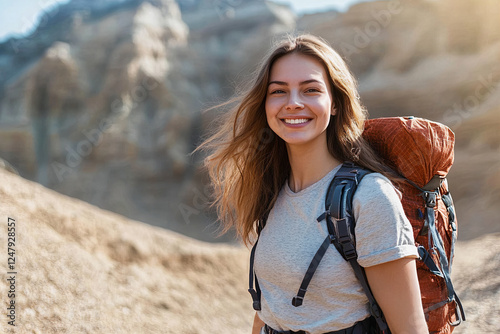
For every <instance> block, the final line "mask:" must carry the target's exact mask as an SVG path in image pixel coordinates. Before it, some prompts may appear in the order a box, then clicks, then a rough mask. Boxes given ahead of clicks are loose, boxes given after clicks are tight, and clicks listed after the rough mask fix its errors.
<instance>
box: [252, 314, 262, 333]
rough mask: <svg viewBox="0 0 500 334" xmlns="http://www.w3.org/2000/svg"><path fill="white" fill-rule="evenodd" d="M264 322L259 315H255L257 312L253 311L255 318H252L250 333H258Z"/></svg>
mask: <svg viewBox="0 0 500 334" xmlns="http://www.w3.org/2000/svg"><path fill="white" fill-rule="evenodd" d="M264 325H265V324H264V322H263V321H262V320H260V318H259V316H258V315H257V312H255V318H253V328H252V334H259V333H260V330H261V329H262V327H264Z"/></svg>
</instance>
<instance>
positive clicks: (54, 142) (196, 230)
mask: <svg viewBox="0 0 500 334" xmlns="http://www.w3.org/2000/svg"><path fill="white" fill-rule="evenodd" d="M2 6H3V10H2V13H1V14H0V15H1V17H0V22H1V23H0V26H1V30H0V34H1V35H0V36H1V38H2V41H1V42H0V158H1V159H3V164H4V165H5V166H6V168H11V169H15V170H16V171H17V172H18V173H19V174H20V175H21V176H22V177H24V178H27V179H29V180H33V181H36V182H38V183H40V184H42V185H44V186H45V187H48V188H51V189H53V190H55V191H57V192H59V193H62V194H65V195H69V196H71V197H75V198H78V199H81V200H84V201H86V202H88V203H90V204H93V205H95V206H98V207H100V208H103V209H107V210H111V211H113V212H116V213H119V214H121V215H124V216H126V217H129V218H132V219H135V220H139V221H142V222H145V223H148V224H151V225H155V226H160V227H163V228H166V229H169V230H173V231H176V232H180V233H182V234H185V235H188V236H191V237H194V238H197V239H200V240H205V241H211V242H233V236H231V235H226V236H224V237H221V238H216V236H215V233H214V231H215V230H216V228H217V226H216V225H215V224H214V221H215V215H214V213H213V211H211V210H210V209H209V207H208V201H209V198H210V187H209V184H208V181H207V178H206V174H205V172H204V171H203V170H202V169H200V166H201V160H202V158H203V156H202V155H201V154H196V155H190V152H192V151H193V149H194V148H195V147H196V146H197V145H198V144H199V143H200V140H201V136H202V135H203V134H204V133H206V131H207V130H209V129H210V124H211V121H212V120H213V119H217V118H218V117H222V114H221V113H220V112H218V111H216V110H215V111H210V112H204V110H206V109H207V108H209V107H211V106H213V105H215V104H217V103H220V102H223V101H224V100H225V99H227V98H229V97H230V96H231V95H232V94H233V93H234V92H235V90H237V89H238V87H239V86H240V85H241V84H244V83H245V82H246V80H248V78H249V75H250V74H251V72H252V71H253V70H254V69H255V67H256V64H257V63H258V62H259V60H260V59H261V57H262V56H263V55H264V54H265V52H266V51H267V50H268V49H269V48H270V47H271V45H272V42H273V41H275V40H277V39H279V37H280V36H283V35H284V34H287V33H290V32H292V33H295V32H310V33H313V34H316V35H319V36H321V37H323V38H325V39H326V40H328V41H329V42H330V43H331V44H332V45H333V47H334V48H335V49H336V50H337V51H338V52H339V53H340V54H341V55H342V56H343V57H344V58H345V59H346V60H347V62H348V64H349V65H350V67H351V69H352V71H353V72H354V74H355V76H356V78H357V79H358V81H359V88H360V94H361V98H362V102H363V103H364V104H365V105H366V107H367V108H368V111H369V113H370V117H372V118H375V117H381V116H403V115H414V116H420V117H425V118H429V119H431V120H434V121H438V122H442V123H444V124H446V125H448V126H449V127H451V128H452V129H453V130H454V131H455V133H456V138H457V146H456V161H455V165H454V167H453V168H452V170H451V174H450V186H451V190H452V194H453V195H454V198H455V204H456V206H457V210H458V217H459V223H460V225H461V226H460V235H459V237H460V239H462V240H468V239H472V238H475V237H478V236H481V235H483V234H486V233H491V232H498V231H500V224H498V223H497V222H498V216H499V214H500V208H499V206H498V202H499V201H500V85H499V82H500V62H499V61H500V21H499V20H498V18H499V17H500V2H499V1H498V0H481V1H472V0H442V1H433V0H405V1H398V0H386V1H365V2H359V1H314V2H313V1H285V0H283V1H263V0H176V1H174V0H106V1H102V0H99V1H98V0H71V1H32V2H31V3H30V1H24V2H23V3H22V4H21V2H18V3H8V4H4V5H2ZM15 13H17V14H15Z"/></svg>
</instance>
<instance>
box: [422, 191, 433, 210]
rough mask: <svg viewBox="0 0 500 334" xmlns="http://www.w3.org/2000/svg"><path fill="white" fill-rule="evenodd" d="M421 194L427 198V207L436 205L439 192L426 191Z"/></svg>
mask: <svg viewBox="0 0 500 334" xmlns="http://www.w3.org/2000/svg"><path fill="white" fill-rule="evenodd" d="M421 195H422V197H423V198H424V200H425V206H426V207H428V208H434V207H436V200H437V193H436V192H435V191H424V192H423V193H422V194H421Z"/></svg>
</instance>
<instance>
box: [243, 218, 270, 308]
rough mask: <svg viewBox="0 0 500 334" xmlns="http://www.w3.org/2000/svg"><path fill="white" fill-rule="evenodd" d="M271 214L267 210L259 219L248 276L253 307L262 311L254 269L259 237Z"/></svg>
mask: <svg viewBox="0 0 500 334" xmlns="http://www.w3.org/2000/svg"><path fill="white" fill-rule="evenodd" d="M268 216H269V211H267V212H266V213H265V214H264V216H263V217H262V218H261V219H260V220H259V221H257V240H256V241H255V243H254V245H253V247H252V251H251V252H250V270H249V271H250V274H249V278H248V292H249V293H250V295H251V296H252V300H253V309H254V310H255V311H260V310H261V303H260V295H261V291H260V287H259V281H258V280H257V275H255V270H254V261H255V249H256V248H257V243H258V242H259V237H260V232H261V231H262V229H263V228H264V226H266V221H267V217H268ZM254 279H255V287H254Z"/></svg>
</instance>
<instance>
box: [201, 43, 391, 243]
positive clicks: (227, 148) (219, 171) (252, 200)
mask: <svg viewBox="0 0 500 334" xmlns="http://www.w3.org/2000/svg"><path fill="white" fill-rule="evenodd" d="M290 53H299V54H301V55H305V56H310V57H313V58H315V59H317V60H319V61H320V62H321V63H322V64H323V66H324V68H325V71H326V74H327V76H328V79H329V81H330V86H331V87H332V92H331V93H332V97H333V101H334V103H335V107H336V110H337V113H336V115H335V117H332V118H331V121H330V124H329V125H328V127H327V130H326V131H327V146H328V150H329V152H330V154H332V156H333V157H334V158H335V159H337V160H339V161H346V160H351V161H355V162H356V163H357V164H358V165H360V166H362V167H366V168H369V169H371V170H373V171H376V172H380V173H382V174H384V175H386V176H388V177H390V178H393V176H392V175H391V173H390V170H388V169H387V168H386V167H385V166H384V165H383V164H382V163H381V160H380V158H379V157H378V156H377V155H376V154H375V152H374V151H373V149H372V148H371V147H370V145H369V144H368V143H367V142H366V141H365V140H364V139H363V137H362V133H363V128H364V122H365V120H366V118H367V113H366V110H365V109H364V107H363V106H362V105H361V103H360V100H359V95H358V92H357V84H356V81H355V79H354V77H353V75H352V74H351V72H350V71H349V69H348V67H347V65H346V63H345V62H344V60H343V59H342V58H341V57H340V55H339V54H337V53H336V52H335V51H334V50H333V49H332V48H331V47H330V46H329V45H328V44H327V43H326V42H325V41H324V40H322V39H320V38H318V37H316V36H312V35H300V36H297V37H292V36H290V37H288V38H286V39H285V40H283V41H281V42H280V43H278V44H277V45H276V47H275V48H274V49H273V50H271V53H270V54H269V55H268V56H267V57H265V58H264V60H263V62H262V64H261V66H260V69H259V71H258V72H256V73H255V77H254V79H253V81H251V86H250V87H249V88H248V89H247V90H246V91H244V92H243V93H241V94H239V96H237V97H235V98H234V99H232V100H230V101H228V102H226V103H224V104H222V105H220V106H218V107H224V106H226V107H227V106H231V105H234V106H233V107H232V108H230V110H229V112H228V114H227V117H225V119H224V121H223V123H222V124H221V125H220V126H219V127H218V128H217V129H216V132H215V133H214V134H213V135H212V136H211V137H209V138H208V139H207V140H206V141H205V142H204V143H203V144H202V145H201V146H200V147H198V149H200V148H207V149H209V150H210V151H211V154H210V155H209V156H208V157H207V158H205V166H206V167H207V168H208V171H209V176H210V179H211V181H212V184H213V187H214V201H213V205H214V206H216V208H217V213H218V216H219V219H220V220H221V221H222V223H223V225H222V226H223V229H222V232H223V233H224V232H227V231H228V230H229V229H230V228H231V227H235V228H236V231H237V233H238V235H239V237H241V238H242V240H243V241H244V242H245V243H249V242H250V239H251V235H252V233H253V232H254V231H255V226H256V223H257V221H258V220H259V219H260V218H262V216H263V215H264V214H265V213H266V212H268V211H269V210H270V209H271V208H272V207H273V205H274V203H275V201H276V198H277V196H278V193H279V191H280V189H281V187H282V186H283V184H284V183H285V182H286V180H287V179H288V177H289V175H290V164H289V161H288V153H287V150H286V145H285V142H284V141H283V140H282V139H281V138H280V137H278V136H276V135H275V134H274V133H273V132H272V130H271V129H270V128H269V125H268V124H267V119H266V111H265V101H266V93H267V85H268V81H269V76H270V70H271V67H272V66H273V64H274V62H275V61H276V60H277V59H279V58H280V57H283V56H284V55H287V54H290ZM198 149H197V150H198Z"/></svg>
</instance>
